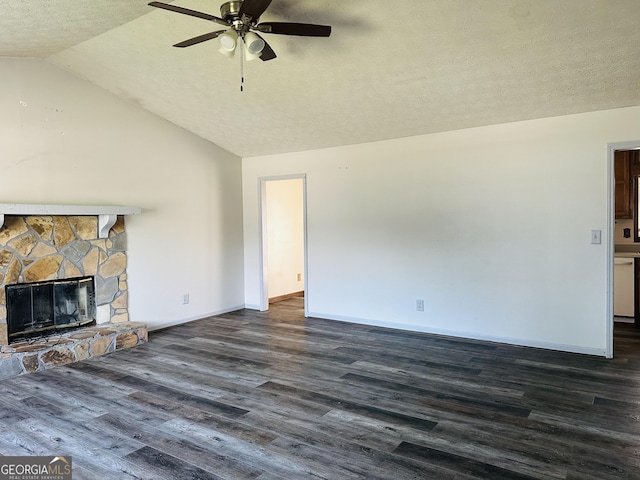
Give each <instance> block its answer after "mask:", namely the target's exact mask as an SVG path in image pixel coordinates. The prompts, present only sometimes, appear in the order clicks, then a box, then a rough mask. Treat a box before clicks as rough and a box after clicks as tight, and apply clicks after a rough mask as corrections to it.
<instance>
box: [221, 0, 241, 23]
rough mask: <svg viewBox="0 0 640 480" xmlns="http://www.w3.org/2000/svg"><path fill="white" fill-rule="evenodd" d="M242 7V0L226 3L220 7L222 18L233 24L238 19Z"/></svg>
mask: <svg viewBox="0 0 640 480" xmlns="http://www.w3.org/2000/svg"><path fill="white" fill-rule="evenodd" d="M241 6H242V0H237V1H235V2H225V3H223V4H222V5H220V16H221V17H222V18H224V19H225V20H226V21H227V22H233V21H234V20H236V19H238V18H239V17H238V13H240V7H241Z"/></svg>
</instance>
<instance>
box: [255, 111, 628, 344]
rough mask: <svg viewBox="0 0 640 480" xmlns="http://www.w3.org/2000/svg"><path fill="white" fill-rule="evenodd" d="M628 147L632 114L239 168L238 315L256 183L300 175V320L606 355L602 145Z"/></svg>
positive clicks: (493, 129) (486, 130)
mask: <svg viewBox="0 0 640 480" xmlns="http://www.w3.org/2000/svg"><path fill="white" fill-rule="evenodd" d="M638 139H640V107H634V108H628V109H619V110H611V111H603V112H594V113H588V114H581V115H571V116H565V117H556V118H547V119H541V120H533V121H526V122H518V123H511V124H504V125H496V126H489V127H482V128H473V129H467V130H460V131H453V132H446V133H441V134H433V135H425V136H419V137H412V138H405V139H397V140H390V141H383V142H378V143H373V144H364V145H354V146H348V147H341V148H333V149H325V150H317V151H308V152H301V153H293V154H286V155H273V156H265V157H255V158H246V159H243V197H244V241H245V301H246V303H247V306H249V307H255V306H256V305H258V304H259V300H260V289H259V286H260V270H259V245H258V241H259V240H258V238H259V237H258V225H259V222H258V198H257V188H256V183H257V179H258V178H259V177H263V176H273V175H286V174H294V173H295V174H299V173H305V174H306V175H307V242H308V243H307V248H308V265H307V266H308V270H307V282H308V283H307V288H308V290H307V292H306V294H307V297H306V301H307V306H308V310H309V314H310V315H311V316H318V317H325V318H334V319H345V320H351V321H356V322H363V323H369V324H381V325H388V326H396V327H400V328H407V329H413V330H420V331H429V332H443V333H449V334H453V335H460V336H468V337H474V338H488V339H495V340H500V341H506V342H511V343H516V344H523V345H535V346H542V347H549V348H557V349H564V350H569V351H576V352H587V353H595V354H600V355H604V353H605V350H606V346H607V345H606V343H607V342H606V333H607V312H606V300H607V295H608V284H607V261H608V258H607V257H608V253H607V248H606V245H607V242H608V241H609V238H608V235H609V226H608V197H607V186H608V183H607V182H608V180H607V174H608V170H607V169H608V164H607V161H608V160H607V144H608V143H609V142H622V141H629V140H638ZM596 229H597V230H602V232H603V243H602V245H591V244H590V231H591V230H596ZM417 299H424V301H425V311H424V312H417V311H416V300H417Z"/></svg>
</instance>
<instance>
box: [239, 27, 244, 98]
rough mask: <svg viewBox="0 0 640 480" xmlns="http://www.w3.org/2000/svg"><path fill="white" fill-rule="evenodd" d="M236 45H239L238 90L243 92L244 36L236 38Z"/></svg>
mask: <svg viewBox="0 0 640 480" xmlns="http://www.w3.org/2000/svg"><path fill="white" fill-rule="evenodd" d="M238 40H239V41H238V46H239V47H240V52H241V54H240V91H241V92H244V38H242V37H240V38H239V39H238Z"/></svg>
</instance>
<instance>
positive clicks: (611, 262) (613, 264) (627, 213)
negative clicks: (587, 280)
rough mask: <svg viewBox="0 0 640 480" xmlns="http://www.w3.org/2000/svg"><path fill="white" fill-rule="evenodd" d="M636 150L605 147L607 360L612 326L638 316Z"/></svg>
mask: <svg viewBox="0 0 640 480" xmlns="http://www.w3.org/2000/svg"><path fill="white" fill-rule="evenodd" d="M639 149H640V141H636V142H622V143H615V144H609V176H610V179H609V180H610V181H609V202H610V208H609V219H610V221H609V242H608V252H609V255H608V268H607V276H608V281H607V284H608V286H609V294H608V298H607V303H608V308H607V321H608V326H607V329H606V331H607V357H608V358H612V357H613V353H614V345H613V329H614V327H615V323H616V322H624V321H630V322H633V321H636V322H637V320H638V318H639V314H640V308H639V302H640V295H639V293H638V292H639V291H640V281H639V274H640V254H638V252H640V243H639V242H638V241H639V240H640V238H639V237H640V235H639V232H638V214H639V213H640V206H639V205H638V181H637V179H638V177H639V176H640V160H638V155H637V151H638V150H639ZM633 159H636V160H635V162H634V161H633Z"/></svg>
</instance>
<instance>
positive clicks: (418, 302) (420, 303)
mask: <svg viewBox="0 0 640 480" xmlns="http://www.w3.org/2000/svg"><path fill="white" fill-rule="evenodd" d="M416 310H417V311H418V312H424V300H416Z"/></svg>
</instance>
